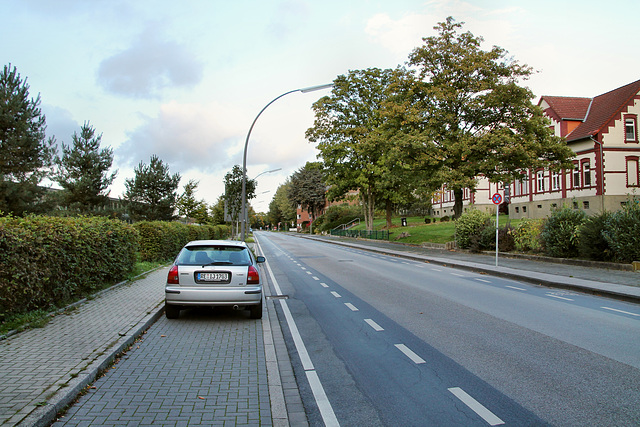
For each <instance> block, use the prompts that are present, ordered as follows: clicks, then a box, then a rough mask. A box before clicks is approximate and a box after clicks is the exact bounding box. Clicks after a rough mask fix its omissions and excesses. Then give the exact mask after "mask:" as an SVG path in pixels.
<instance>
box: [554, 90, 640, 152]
mask: <svg viewBox="0 0 640 427" xmlns="http://www.w3.org/2000/svg"><path fill="white" fill-rule="evenodd" d="M638 92H640V80H638V81H635V82H633V83H629V84H627V85H625V86H622V87H619V88H618V89H614V90H612V91H610V92H607V93H604V94H602V95H598V96H596V97H595V98H593V102H592V103H591V107H590V108H589V112H588V114H587V118H586V120H585V121H584V122H583V123H582V124H580V126H578V127H577V128H576V129H575V130H574V131H573V132H571V133H570V134H569V135H567V141H575V140H578V139H582V138H588V137H589V136H593V135H596V134H597V133H598V132H600V131H602V130H603V129H604V128H605V127H606V126H607V125H608V124H609V123H610V122H611V120H613V119H614V118H615V117H616V116H617V115H618V114H620V112H621V111H622V110H623V109H625V108H626V107H627V106H628V105H629V103H630V102H633V98H634V97H635V96H636V95H637V94H638ZM545 100H547V97H545ZM547 102H548V101H547Z"/></svg>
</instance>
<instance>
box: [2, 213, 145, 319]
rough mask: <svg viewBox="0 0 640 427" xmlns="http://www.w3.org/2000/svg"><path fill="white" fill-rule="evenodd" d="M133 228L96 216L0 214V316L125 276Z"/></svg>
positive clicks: (61, 300) (134, 241) (133, 247)
mask: <svg viewBox="0 0 640 427" xmlns="http://www.w3.org/2000/svg"><path fill="white" fill-rule="evenodd" d="M137 249H138V233H137V232H136V230H135V229H134V228H133V227H132V226H130V225H128V224H126V223H124V222H121V221H118V220H110V219H106V218H99V217H91V218H88V217H80V218H60V217H38V216H31V217H26V218H12V217H4V218H0V320H2V319H4V318H6V317H7V316H8V315H13V314H21V313H26V312H28V311H31V310H37V309H48V308H52V307H57V306H61V305H62V304H65V303H67V302H69V301H72V300H76V299H79V298H81V297H84V296H86V295H89V294H91V293H93V292H95V290H97V289H101V288H103V287H104V285H105V284H110V283H116V282H118V281H121V280H123V279H124V278H126V277H127V275H128V274H129V272H130V271H131V270H132V269H133V267H134V265H135V262H136V252H137Z"/></svg>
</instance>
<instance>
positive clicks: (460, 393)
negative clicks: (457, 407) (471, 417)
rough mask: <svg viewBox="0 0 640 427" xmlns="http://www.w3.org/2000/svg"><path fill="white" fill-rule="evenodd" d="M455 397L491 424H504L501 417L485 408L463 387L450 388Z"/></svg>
mask: <svg viewBox="0 0 640 427" xmlns="http://www.w3.org/2000/svg"><path fill="white" fill-rule="evenodd" d="M448 390H449V391H450V392H451V393H453V395H454V396H455V397H457V398H458V399H460V400H461V401H462V403H464V404H465V405H467V406H468V407H469V408H471V410H472V411H473V412H475V413H476V414H478V415H479V416H480V417H482V419H483V420H485V421H486V422H487V423H489V425H492V426H499V425H501V424H504V421H502V420H501V419H500V418H498V417H497V416H496V415H495V414H494V413H493V412H491V411H490V410H488V409H487V408H485V407H484V406H483V405H482V404H481V403H480V402H478V401H477V400H475V399H474V398H473V397H471V396H469V395H468V394H467V393H466V392H465V391H464V390H463V389H461V388H460V387H452V388H450V389H448Z"/></svg>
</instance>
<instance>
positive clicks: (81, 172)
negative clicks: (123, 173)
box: [54, 122, 117, 213]
mask: <svg viewBox="0 0 640 427" xmlns="http://www.w3.org/2000/svg"><path fill="white" fill-rule="evenodd" d="M71 139H72V144H70V145H68V146H67V145H65V144H64V142H63V143H62V153H61V155H60V156H59V157H57V158H56V159H55V164H56V166H57V168H56V172H55V175H54V178H55V180H56V181H57V182H58V184H60V186H61V187H62V188H63V192H62V202H63V205H64V206H66V207H67V208H70V209H73V210H77V211H79V212H82V213H86V212H89V211H92V210H94V209H95V208H99V207H103V206H105V205H106V203H107V201H108V197H109V191H107V189H108V188H109V186H110V185H111V183H113V180H114V179H115V177H116V174H117V172H116V171H114V172H112V173H111V174H109V173H108V172H109V169H110V168H111V165H112V163H113V149H111V148H103V149H100V142H101V140H102V134H100V135H97V134H96V131H95V129H94V128H93V127H92V126H91V125H90V124H89V122H85V123H84V124H83V125H82V127H81V128H80V133H79V134H78V133H77V132H74V133H73V136H72V138H71Z"/></svg>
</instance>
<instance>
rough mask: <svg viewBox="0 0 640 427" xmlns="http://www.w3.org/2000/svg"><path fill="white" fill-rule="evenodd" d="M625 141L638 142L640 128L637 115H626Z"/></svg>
mask: <svg viewBox="0 0 640 427" xmlns="http://www.w3.org/2000/svg"><path fill="white" fill-rule="evenodd" d="M624 141H625V142H638V126H637V123H636V115H635V114H625V116H624Z"/></svg>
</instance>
